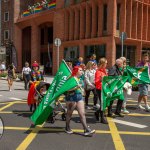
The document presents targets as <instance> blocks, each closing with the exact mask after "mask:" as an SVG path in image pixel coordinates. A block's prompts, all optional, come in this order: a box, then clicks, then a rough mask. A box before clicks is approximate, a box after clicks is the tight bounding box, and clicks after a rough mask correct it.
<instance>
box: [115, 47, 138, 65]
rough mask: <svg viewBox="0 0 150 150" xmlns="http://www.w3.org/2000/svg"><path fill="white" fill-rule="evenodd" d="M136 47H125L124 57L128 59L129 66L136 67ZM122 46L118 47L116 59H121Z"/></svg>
mask: <svg viewBox="0 0 150 150" xmlns="http://www.w3.org/2000/svg"><path fill="white" fill-rule="evenodd" d="M135 50H136V46H129V45H124V46H123V56H124V57H126V58H127V65H130V66H135ZM121 51H122V49H121V45H116V59H117V58H120V57H121Z"/></svg>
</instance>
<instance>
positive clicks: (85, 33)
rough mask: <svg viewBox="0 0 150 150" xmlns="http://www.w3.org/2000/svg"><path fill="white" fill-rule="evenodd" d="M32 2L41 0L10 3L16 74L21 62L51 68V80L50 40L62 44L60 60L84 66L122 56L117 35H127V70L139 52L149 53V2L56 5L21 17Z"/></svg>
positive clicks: (65, 1) (73, 0)
mask: <svg viewBox="0 0 150 150" xmlns="http://www.w3.org/2000/svg"><path fill="white" fill-rule="evenodd" d="M36 2H40V3H41V0H33V1H32V3H31V1H30V0H28V1H27V0H25V1H14V23H15V24H14V35H13V36H14V44H15V46H16V49H17V51H18V64H19V65H18V68H19V69H21V68H22V66H23V64H24V62H25V61H29V62H30V63H32V62H33V61H34V60H36V61H38V62H40V63H41V64H42V65H45V66H49V67H52V73H53V74H54V73H55V72H56V71H57V48H56V46H55V45H54V44H53V42H54V39H55V38H60V39H61V41H62V45H61V46H60V51H59V60H61V59H63V58H65V59H71V60H74V59H76V58H77V57H78V56H82V57H83V58H84V59H85V62H86V61H87V60H88V58H89V56H90V55H91V54H93V53H95V54H96V55H97V59H98V58H100V57H104V56H105V57H106V58H107V59H108V64H109V66H111V65H113V64H114V62H115V59H116V58H118V57H120V56H121V52H122V51H121V41H120V38H119V36H120V33H121V32H126V34H127V39H126V40H125V41H124V51H123V52H124V56H125V57H127V58H128V59H129V61H130V64H131V65H135V63H137V61H138V60H140V57H141V53H142V50H150V0H56V8H52V9H45V10H42V11H40V12H38V13H34V14H31V15H28V16H24V17H23V16H22V13H23V11H24V10H26V9H27V8H28V5H29V4H30V6H32V5H34V4H35V3H36ZM48 43H49V44H48ZM48 50H49V53H48ZM48 54H49V55H48ZM49 61H52V65H48V62H49Z"/></svg>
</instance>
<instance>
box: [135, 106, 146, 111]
mask: <svg viewBox="0 0 150 150" xmlns="http://www.w3.org/2000/svg"><path fill="white" fill-rule="evenodd" d="M137 108H138V109H142V110H145V108H144V107H143V106H142V105H138V106H137Z"/></svg>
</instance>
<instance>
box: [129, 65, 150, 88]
mask: <svg viewBox="0 0 150 150" xmlns="http://www.w3.org/2000/svg"><path fill="white" fill-rule="evenodd" d="M127 75H128V77H129V82H130V83H131V84H132V85H138V84H150V78H149V70H148V67H134V68H133V67H129V66H128V67H127Z"/></svg>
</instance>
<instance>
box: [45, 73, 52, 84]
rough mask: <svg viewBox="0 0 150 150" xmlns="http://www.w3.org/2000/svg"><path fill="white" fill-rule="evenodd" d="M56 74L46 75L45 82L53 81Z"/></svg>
mask: <svg viewBox="0 0 150 150" xmlns="http://www.w3.org/2000/svg"><path fill="white" fill-rule="evenodd" d="M53 79H54V76H48V75H44V80H45V82H48V83H52V81H53Z"/></svg>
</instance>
